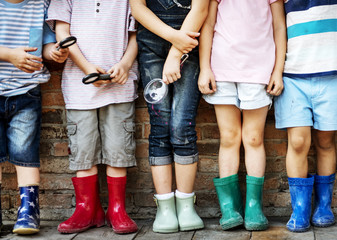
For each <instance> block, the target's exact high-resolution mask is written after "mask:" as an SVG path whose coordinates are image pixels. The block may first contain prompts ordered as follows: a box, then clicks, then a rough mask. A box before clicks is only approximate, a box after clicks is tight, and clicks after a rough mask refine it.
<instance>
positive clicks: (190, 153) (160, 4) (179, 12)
mask: <svg viewBox="0 0 337 240" xmlns="http://www.w3.org/2000/svg"><path fill="white" fill-rule="evenodd" d="M190 2H191V1H187V0H185V1H184V0H180V1H179V3H181V4H182V5H188V4H190ZM147 6H148V7H149V8H150V9H151V10H152V11H153V12H154V13H155V14H156V15H157V16H158V17H159V18H160V19H161V20H162V21H164V22H165V23H166V24H168V25H170V26H172V27H174V28H177V29H179V28H180V26H181V24H182V22H183V21H184V19H185V17H186V15H187V13H188V11H189V10H188V9H185V8H180V7H178V6H177V5H176V4H175V3H174V2H173V0H151V1H150V0H148V1H147ZM137 42H138V47H139V66H140V74H141V79H142V83H143V86H146V84H147V83H148V82H150V81H151V80H152V79H154V78H162V72H163V66H164V63H165V60H166V57H167V54H168V52H169V50H170V47H171V44H170V43H169V42H167V41H166V40H164V39H162V38H160V37H159V36H156V35H155V34H153V33H151V32H150V31H148V30H147V29H145V28H144V27H143V26H139V28H138V33H137ZM198 76H199V54H198V49H197V48H195V49H193V50H192V51H191V52H190V53H189V58H188V59H187V61H186V62H185V63H184V64H183V67H182V70H181V78H180V79H179V80H178V81H176V82H174V83H173V84H170V85H169V91H168V94H167V96H166V97H165V98H164V99H163V100H162V101H161V102H160V103H159V104H147V107H148V111H149V114H150V123H151V133H150V136H149V162H150V165H167V164H171V163H172V162H173V161H174V162H176V163H179V164H192V163H194V162H196V161H198V149H197V144H196V142H197V135H196V131H195V125H196V122H195V118H196V115H197V109H198V104H199V100H200V96H201V94H200V92H199V90H198Z"/></svg>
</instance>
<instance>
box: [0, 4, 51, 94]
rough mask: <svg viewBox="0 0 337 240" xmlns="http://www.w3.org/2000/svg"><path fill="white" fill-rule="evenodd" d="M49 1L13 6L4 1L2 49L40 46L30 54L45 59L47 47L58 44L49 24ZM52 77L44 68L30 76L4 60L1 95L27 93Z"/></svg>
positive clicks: (0, 27) (0, 12)
mask: <svg viewBox="0 0 337 240" xmlns="http://www.w3.org/2000/svg"><path fill="white" fill-rule="evenodd" d="M49 2H50V1H49V0H24V1H22V2H21V3H16V4H14V3H9V2H7V1H5V0H0V46H2V47H8V48H18V47H37V48H38V50H37V51H35V52H29V54H33V55H36V56H39V57H42V47H43V45H44V44H47V43H51V42H56V39H55V34H54V33H53V32H52V31H51V30H50V28H49V27H48V25H47V24H46V23H45V18H46V14H47V8H48V5H49ZM49 78H50V74H49V72H48V70H47V69H46V68H45V67H44V68H43V69H42V70H40V71H35V72H33V73H26V72H24V71H21V70H20V69H18V68H16V67H15V66H14V65H12V64H11V63H9V62H5V61H0V96H16V95H20V94H24V93H26V92H27V91H29V90H30V89H32V88H34V87H36V86H37V85H38V84H39V83H44V82H47V81H48V80H49Z"/></svg>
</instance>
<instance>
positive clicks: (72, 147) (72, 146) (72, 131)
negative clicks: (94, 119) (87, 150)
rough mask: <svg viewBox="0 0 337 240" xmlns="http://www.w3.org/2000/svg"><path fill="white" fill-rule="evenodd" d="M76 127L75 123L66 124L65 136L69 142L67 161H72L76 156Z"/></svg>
mask: <svg viewBox="0 0 337 240" xmlns="http://www.w3.org/2000/svg"><path fill="white" fill-rule="evenodd" d="M76 132H77V125H76V124H75V123H68V124H67V135H68V141H69V145H68V147H69V160H70V161H74V159H75V156H76V154H77V148H78V147H77V137H76Z"/></svg>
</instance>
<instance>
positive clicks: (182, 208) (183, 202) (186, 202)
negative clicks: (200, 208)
mask: <svg viewBox="0 0 337 240" xmlns="http://www.w3.org/2000/svg"><path fill="white" fill-rule="evenodd" d="M195 199H196V197H195V195H193V196H191V197H187V198H179V197H176V203H177V217H178V223H179V229H180V231H190V230H196V229H201V228H204V222H203V221H202V220H201V218H200V217H199V215H198V214H197V212H196V211H195V208H194V203H195Z"/></svg>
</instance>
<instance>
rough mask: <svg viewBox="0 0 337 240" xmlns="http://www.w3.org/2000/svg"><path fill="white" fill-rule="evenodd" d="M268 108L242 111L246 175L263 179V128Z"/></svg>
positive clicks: (264, 153) (264, 159)
mask: <svg viewBox="0 0 337 240" xmlns="http://www.w3.org/2000/svg"><path fill="white" fill-rule="evenodd" d="M267 113H268V106H266V107H263V108H259V109H254V110H243V124H242V142H243V146H244V148H245V163H246V168H247V174H248V175H249V176H253V177H263V176H264V172H265V168H266V152H265V149H264V142H263V139H264V127H265V123H266V118H267Z"/></svg>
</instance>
